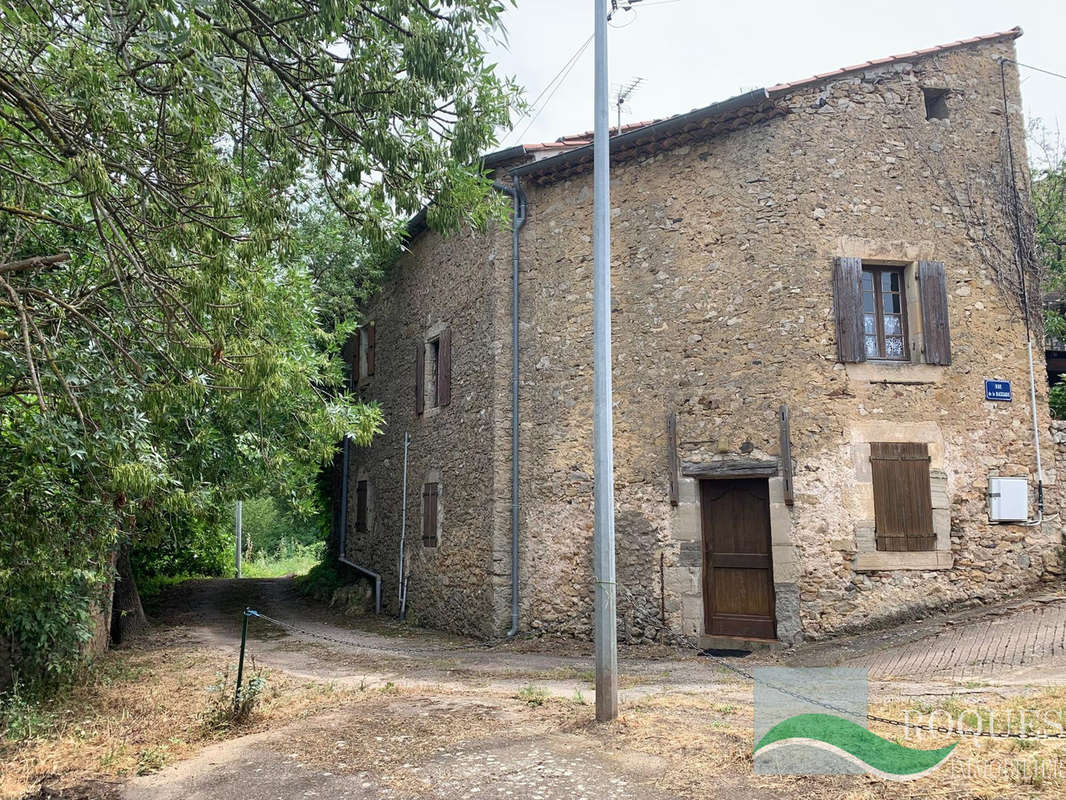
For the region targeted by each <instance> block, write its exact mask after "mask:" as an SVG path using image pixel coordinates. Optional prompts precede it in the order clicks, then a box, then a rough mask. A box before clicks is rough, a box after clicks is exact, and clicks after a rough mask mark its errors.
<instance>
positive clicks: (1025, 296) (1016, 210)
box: [999, 58, 1044, 527]
mask: <svg viewBox="0 0 1066 800" xmlns="http://www.w3.org/2000/svg"><path fill="white" fill-rule="evenodd" d="M1008 61H1010V59H1008V58H1001V59H1000V60H999V81H1000V90H1001V91H1002V94H1003V127H1004V131H1005V132H1006V144H1007V159H1008V167H1009V169H1010V193H1011V217H1012V221H1013V222H1014V257H1015V260H1016V261H1017V266H1018V280H1019V282H1020V284H1021V286H1020V288H1021V292H1022V295H1021V304H1022V316H1023V317H1024V318H1025V346H1026V350H1027V354H1028V357H1029V399H1030V402H1031V405H1032V416H1033V444H1034V445H1035V448H1036V519H1032V520H1026V521H1025V523H1024V524H1025V525H1026V526H1028V527H1036V526H1038V525H1040V523H1041V522H1042V521H1043V518H1044V466H1043V463H1042V462H1041V458H1040V423H1039V417H1038V416H1037V409H1036V375H1035V373H1034V370H1033V333H1032V320H1031V319H1030V315H1029V290H1028V287H1027V286H1026V283H1025V269H1026V262H1027V261H1028V260H1029V259H1028V258H1027V250H1028V248H1026V246H1025V237H1024V236H1023V235H1022V218H1021V217H1022V210H1021V200H1020V199H1019V197H1018V182H1017V177H1016V175H1015V166H1014V145H1013V143H1012V140H1011V133H1010V113H1009V107H1008V105H1007V70H1006V64H1007V62H1008ZM1012 63H1017V62H1012Z"/></svg>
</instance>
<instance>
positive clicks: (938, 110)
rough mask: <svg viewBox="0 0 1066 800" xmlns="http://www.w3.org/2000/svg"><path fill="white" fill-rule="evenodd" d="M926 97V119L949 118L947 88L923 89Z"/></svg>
mask: <svg viewBox="0 0 1066 800" xmlns="http://www.w3.org/2000/svg"><path fill="white" fill-rule="evenodd" d="M922 95H924V97H925V118H926V119H947V118H948V103H947V98H948V90H947V89H922Z"/></svg>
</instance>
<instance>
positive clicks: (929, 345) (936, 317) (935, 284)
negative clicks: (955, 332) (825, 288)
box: [833, 258, 951, 366]
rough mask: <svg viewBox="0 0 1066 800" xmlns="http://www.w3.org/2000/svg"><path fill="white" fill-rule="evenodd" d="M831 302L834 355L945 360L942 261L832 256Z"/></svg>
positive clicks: (855, 359) (929, 361) (946, 329)
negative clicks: (834, 330) (835, 347)
mask: <svg viewBox="0 0 1066 800" xmlns="http://www.w3.org/2000/svg"><path fill="white" fill-rule="evenodd" d="M833 302H834V310H835V315H834V316H835V317H836V320H835V321H836V339H837V358H838V360H840V361H842V362H844V363H856V362H860V361H867V360H873V361H897V362H907V361H917V362H920V363H925V364H938V365H942V366H946V365H948V364H950V363H951V333H950V330H949V325H948V293H947V278H946V273H945V269H944V264H943V262H940V261H918V262H912V263H909V264H906V263H903V264H901V263H900V262H896V263H894V264H893V263H891V262H890V263H884V262H881V263H875V262H865V261H863V260H862V259H859V258H838V259H836V260H835V262H834V265H833ZM911 312H913V313H911Z"/></svg>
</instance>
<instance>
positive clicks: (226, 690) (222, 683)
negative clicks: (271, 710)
mask: <svg viewBox="0 0 1066 800" xmlns="http://www.w3.org/2000/svg"><path fill="white" fill-rule="evenodd" d="M252 668H253V669H255V667H254V665H253V667H252ZM265 689H266V678H264V677H263V674H262V673H261V672H259V671H256V672H255V673H254V674H253V675H251V676H250V677H249V678H248V679H247V680H245V681H244V683H243V685H242V686H241V693H240V696H239V697H238V698H237V699H236V702H235V701H234V693H235V692H236V681H234V684H233V685H231V684H230V674H229V669H228V668H227V669H226V671H225V672H223V673H222V674H221V675H220V676H219V679H218V683H216V684H215V685H214V686H212V687H211V692H212V698H211V701H210V703H209V704H208V708H207V711H206V712H205V713H204V715H203V720H204V725H205V726H206V727H207V728H209V729H211V730H221V729H224V728H234V727H238V726H240V725H243V724H244V723H246V722H248V720H249V719H251V717H252V712H254V711H255V707H256V705H257V704H258V703H259V700H260V698H261V697H262V695H263V692H264V690H265Z"/></svg>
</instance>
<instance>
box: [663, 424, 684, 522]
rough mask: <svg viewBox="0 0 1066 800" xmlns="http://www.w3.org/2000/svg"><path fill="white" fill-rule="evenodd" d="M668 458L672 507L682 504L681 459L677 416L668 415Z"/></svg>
mask: <svg viewBox="0 0 1066 800" xmlns="http://www.w3.org/2000/svg"><path fill="white" fill-rule="evenodd" d="M666 457H667V461H668V464H669V467H668V469H669V470H670V505H672V506H676V505H677V504H678V503H680V502H681V485H680V478H681V459H680V458H679V457H678V452H677V414H675V413H674V412H672V411H671V412H670V413H669V414H667V415H666Z"/></svg>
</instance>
